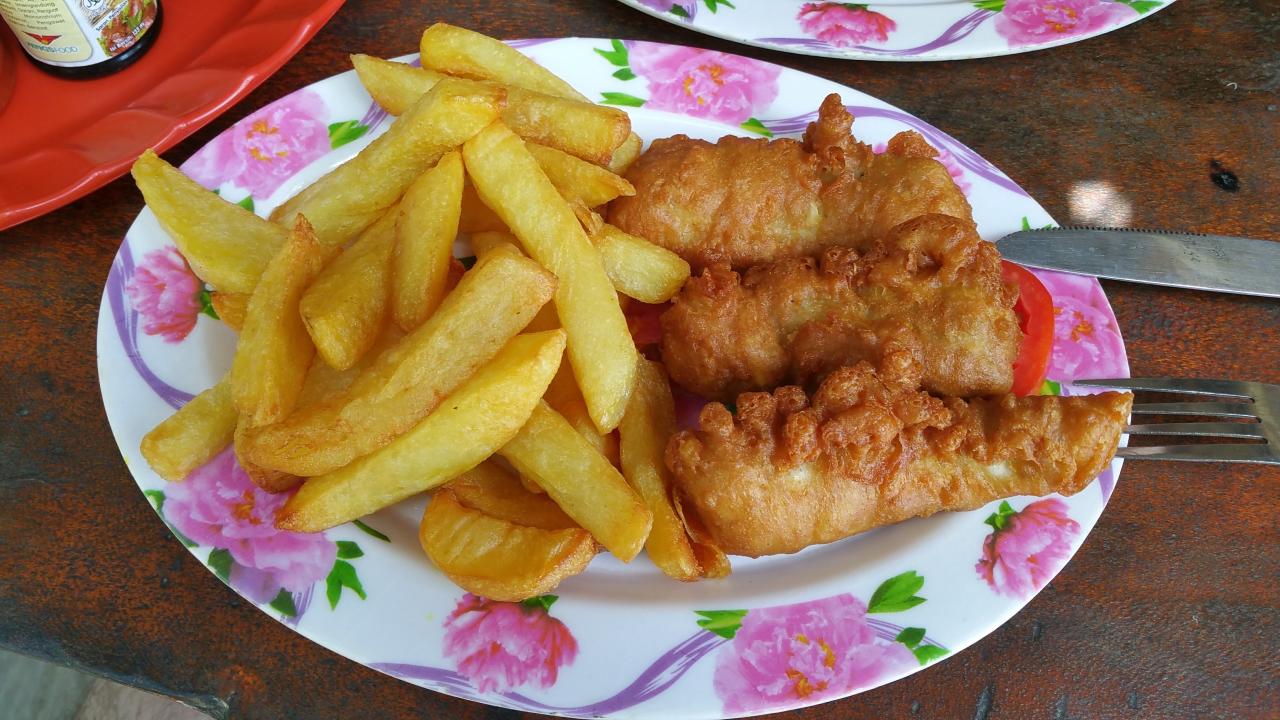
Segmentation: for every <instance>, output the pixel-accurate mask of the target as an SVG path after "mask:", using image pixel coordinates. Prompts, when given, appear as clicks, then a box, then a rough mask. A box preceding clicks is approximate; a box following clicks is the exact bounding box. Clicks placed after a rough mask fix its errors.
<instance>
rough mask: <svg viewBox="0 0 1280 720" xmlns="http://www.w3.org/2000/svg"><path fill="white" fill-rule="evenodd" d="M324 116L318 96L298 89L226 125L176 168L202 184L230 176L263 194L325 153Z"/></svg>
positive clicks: (213, 184) (214, 184) (326, 132)
mask: <svg viewBox="0 0 1280 720" xmlns="http://www.w3.org/2000/svg"><path fill="white" fill-rule="evenodd" d="M326 116H327V110H326V109H325V105H324V100H322V99H321V98H320V96H319V95H318V94H316V93H315V92H314V91H312V90H299V91H298V92H295V93H293V94H291V95H286V96H285V97H282V98H280V99H279V100H277V101H275V102H273V103H271V104H270V105H268V106H266V107H264V108H262V109H261V110H258V111H257V112H255V113H253V114H252V115H249V116H248V117H246V118H245V119H243V120H241V121H240V122H238V123H236V124H235V125H232V126H231V127H230V128H228V129H227V131H226V132H224V133H222V134H221V135H219V136H218V137H216V138H214V140H213V142H211V143H209V144H208V145H205V146H204V147H203V148H201V149H200V151H199V152H197V153H196V154H195V155H192V156H191V159H190V160H188V161H187V162H186V163H184V164H183V166H182V170H183V172H185V173H186V174H187V175H189V176H191V178H192V179H194V180H195V181H196V182H198V183H200V184H201V185H204V186H205V187H208V188H215V187H218V186H219V185H221V184H222V183H224V182H226V181H228V180H230V181H231V182H233V183H235V184H236V185H239V186H240V187H242V188H245V189H247V190H249V192H250V193H251V194H252V195H253V196H254V197H257V198H265V197H267V196H269V195H271V193H273V192H275V191H276V188H278V187H280V185H281V184H283V183H284V181H285V180H288V179H289V178H291V177H293V175H294V173H296V172H298V171H299V170H301V169H302V168H304V167H306V166H307V165H308V164H309V163H311V162H312V161H313V160H315V159H316V158H318V157H320V156H321V155H324V154H325V153H326V152H328V151H329V149H330V143H329V127H328V125H326V124H325V118H326Z"/></svg>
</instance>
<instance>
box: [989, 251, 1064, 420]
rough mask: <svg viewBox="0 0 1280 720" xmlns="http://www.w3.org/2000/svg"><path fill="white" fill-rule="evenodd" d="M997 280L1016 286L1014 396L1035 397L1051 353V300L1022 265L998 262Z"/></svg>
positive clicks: (1003, 261) (1047, 366) (1041, 285)
mask: <svg viewBox="0 0 1280 720" xmlns="http://www.w3.org/2000/svg"><path fill="white" fill-rule="evenodd" d="M1000 276H1001V278H1002V279H1003V280H1004V281H1005V282H1006V283H1012V284H1014V285H1017V286H1018V302H1017V304H1015V305H1014V306H1013V311H1014V312H1015V313H1017V315H1018V327H1020V328H1021V329H1022V343H1021V344H1020V345H1019V346H1018V357H1017V359H1016V360H1014V361H1013V394H1015V395H1035V394H1037V393H1038V392H1039V391H1040V385H1041V384H1042V383H1043V382H1044V376H1045V373H1046V372H1048V370H1049V356H1050V355H1052V353H1053V322H1054V318H1053V297H1052V296H1051V295H1049V291H1048V290H1046V289H1045V287H1044V285H1043V284H1041V283H1040V279H1039V278H1037V277H1036V276H1035V275H1033V274H1032V273H1031V271H1029V270H1027V269H1026V268H1024V267H1022V266H1021V265H1015V264H1014V263H1011V262H1009V261H1008V260H1001V261H1000Z"/></svg>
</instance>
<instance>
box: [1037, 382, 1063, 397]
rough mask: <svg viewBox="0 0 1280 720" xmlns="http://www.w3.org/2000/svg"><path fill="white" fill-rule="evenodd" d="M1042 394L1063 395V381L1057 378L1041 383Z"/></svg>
mask: <svg viewBox="0 0 1280 720" xmlns="http://www.w3.org/2000/svg"><path fill="white" fill-rule="evenodd" d="M1040 394H1041V395H1061V394H1062V383H1060V382H1058V381H1056V380H1045V381H1044V382H1042V383H1040Z"/></svg>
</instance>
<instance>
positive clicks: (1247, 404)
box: [1072, 378, 1280, 465]
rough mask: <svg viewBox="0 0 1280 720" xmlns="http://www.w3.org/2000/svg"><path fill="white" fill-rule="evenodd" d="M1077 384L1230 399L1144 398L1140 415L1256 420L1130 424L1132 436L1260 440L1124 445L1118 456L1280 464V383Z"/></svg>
mask: <svg viewBox="0 0 1280 720" xmlns="http://www.w3.org/2000/svg"><path fill="white" fill-rule="evenodd" d="M1072 384H1073V385H1081V386H1086V387H1099V388H1114V389H1120V390H1143V391H1149V392H1170V393H1182V394H1185V395H1208V396H1214V397H1220V398H1228V399H1227V400H1222V401H1213V402H1159V403H1139V404H1135V405H1134V406H1133V414H1134V415H1135V416H1136V415H1193V416H1194V415H1202V416H1204V417H1207V418H1239V419H1241V420H1252V421H1253V422H1171V423H1151V424H1137V425H1130V426H1129V427H1128V428H1127V429H1126V430H1125V432H1127V433H1129V434H1130V435H1172V436H1182V437H1221V438H1242V439H1249V440H1254V441H1259V440H1260V441H1261V442H1252V443H1223V444H1197V445H1154V446H1148V447H1123V448H1120V449H1119V451H1117V452H1116V457H1122V458H1138V459H1145V460H1182V461H1186V462H1238V463H1258V464H1263V465H1280V385H1268V384H1265V383H1255V382H1237V381H1234V380H1196V379H1181V378H1127V379H1109V380H1074V381H1072Z"/></svg>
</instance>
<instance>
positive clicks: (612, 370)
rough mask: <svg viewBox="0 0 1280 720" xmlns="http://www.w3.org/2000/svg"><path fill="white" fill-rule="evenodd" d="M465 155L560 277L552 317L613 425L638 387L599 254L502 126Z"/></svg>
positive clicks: (485, 189)
mask: <svg viewBox="0 0 1280 720" xmlns="http://www.w3.org/2000/svg"><path fill="white" fill-rule="evenodd" d="M462 159H463V161H464V162H465V163H466V166H467V172H468V174H470V176H471V179H472V182H474V183H475V186H476V192H477V193H479V195H480V199H481V200H483V201H484V203H485V204H486V205H488V206H489V207H491V208H493V211H494V212H496V213H497V214H498V216H499V217H501V218H502V220H503V222H504V223H506V225H507V227H509V228H511V231H512V232H513V233H514V234H515V236H516V237H517V238H519V239H520V243H521V244H522V245H523V246H524V248H525V250H526V251H527V252H528V253H529V256H530V257H532V258H533V259H534V260H537V261H538V262H539V263H541V264H542V265H543V266H544V267H546V268H547V269H548V270H550V271H551V272H552V273H554V274H555V276H556V277H557V278H558V279H559V281H560V284H559V287H558V288H557V289H556V295H555V301H556V314H557V315H558V316H559V318H560V322H561V323H562V324H563V326H564V329H565V330H566V331H567V332H568V333H569V360H570V362H571V363H572V365H573V373H574V375H575V376H576V377H577V379H578V387H579V388H581V389H582V395H583V397H584V398H585V400H586V402H587V408H588V409H589V410H590V411H591V419H592V420H593V421H594V422H595V424H596V427H597V428H598V429H599V430H600V431H601V432H609V431H611V430H613V429H614V428H615V427H617V425H618V422H619V421H620V420H621V419H622V413H623V412H624V411H625V409H626V405H627V399H628V398H629V397H630V396H631V390H632V388H633V387H634V385H635V375H636V357H637V355H636V349H635V344H634V343H633V342H632V340H631V334H630V332H628V330H627V321H626V319H625V318H624V317H623V315H622V310H621V309H620V308H619V307H618V302H617V297H616V295H615V293H614V289H613V285H612V283H610V281H609V277H608V276H607V275H606V274H605V271H604V263H603V261H602V260H601V259H600V254H599V252H598V251H596V249H595V248H594V247H593V246H592V245H591V241H590V240H588V239H587V236H586V234H585V233H584V232H583V231H582V226H581V225H579V224H578V220H577V218H576V217H574V215H573V211H572V210H570V208H569V206H568V205H567V204H566V203H565V201H564V199H563V198H561V197H560V194H559V193H558V192H557V191H556V189H555V186H554V185H552V184H551V181H550V180H548V179H547V176H546V175H545V174H544V173H543V172H542V170H541V169H540V168H539V167H538V163H537V161H536V160H534V159H533V156H532V155H530V154H529V151H528V150H527V149H525V146H524V143H523V142H521V140H520V138H518V137H516V136H515V135H514V134H513V133H512V132H511V131H510V130H509V129H507V128H506V126H504V125H503V124H502V123H500V122H495V123H493V124H492V125H490V126H489V127H487V128H485V129H484V130H482V131H481V132H480V133H479V134H478V135H476V136H475V137H473V138H472V139H470V140H468V141H467V142H466V144H465V145H464V146H463V150H462Z"/></svg>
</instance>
